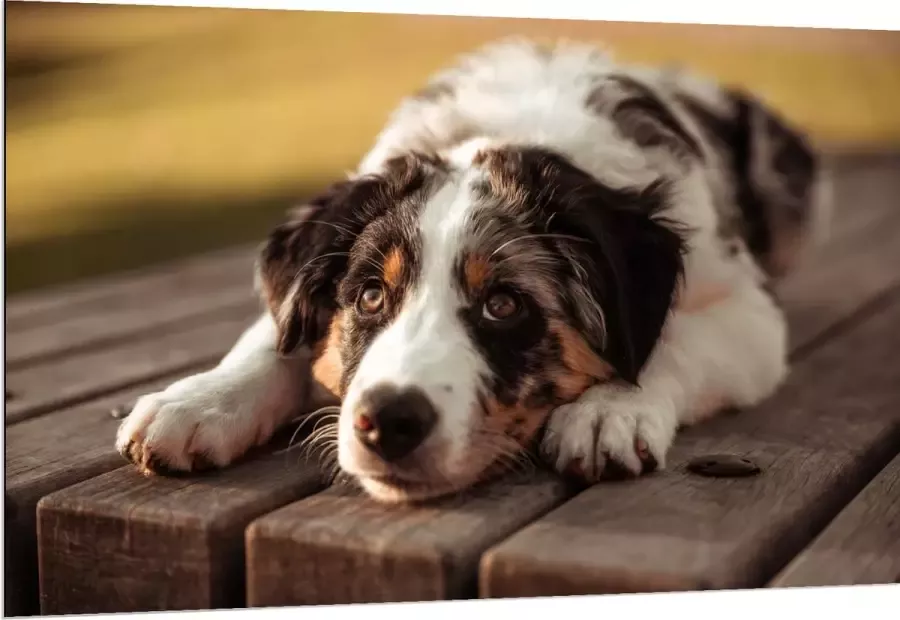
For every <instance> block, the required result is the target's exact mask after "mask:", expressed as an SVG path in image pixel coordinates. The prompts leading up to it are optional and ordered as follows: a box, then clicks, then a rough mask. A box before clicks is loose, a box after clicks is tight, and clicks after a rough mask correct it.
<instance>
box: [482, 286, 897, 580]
mask: <svg viewBox="0 0 900 620" xmlns="http://www.w3.org/2000/svg"><path fill="white" fill-rule="evenodd" d="M878 306H879V308H878V309H877V310H876V311H874V312H873V314H874V315H873V316H869V317H868V318H867V319H866V320H865V321H862V322H861V323H860V324H858V325H856V326H855V327H854V328H853V329H850V330H848V331H846V332H844V333H843V334H842V335H840V336H838V337H836V338H834V339H833V340H831V341H829V342H827V343H825V344H823V345H822V346H821V347H820V348H818V349H816V350H815V351H814V352H813V353H811V354H810V356H809V357H808V358H807V359H805V360H804V361H803V362H802V363H801V364H798V365H796V367H795V368H794V371H793V374H792V375H791V377H790V378H789V379H788V382H787V384H786V385H785V386H784V388H783V389H782V391H781V392H780V393H779V394H778V395H777V396H776V397H775V398H773V399H772V400H771V401H770V402H768V403H766V404H765V405H763V406H762V407H760V408H759V409H758V410H756V411H752V412H744V413H742V414H739V415H735V416H723V417H720V418H718V419H714V420H712V421H710V422H709V423H707V424H704V425H699V426H697V427H695V428H692V429H690V430H688V431H687V432H684V433H683V434H682V435H681V436H680V437H679V439H678V441H677V442H676V445H675V447H674V449H673V451H672V453H671V464H670V467H669V469H668V470H667V471H665V472H661V473H659V474H657V475H652V476H648V477H646V478H643V479H639V480H632V481H627V482H623V483H620V484H601V485H597V486H594V487H591V488H589V489H587V490H585V491H584V492H582V493H581V494H579V495H578V496H577V497H575V498H574V499H572V500H571V501H569V502H568V503H567V504H565V505H563V506H562V507H560V508H559V509H557V510H555V511H553V512H551V513H550V514H548V515H547V516H545V517H544V518H543V519H540V520H538V521H536V522H535V523H533V524H531V525H530V526H528V527H527V528H525V529H523V530H522V531H520V532H518V533H517V534H515V535H513V536H511V537H510V538H509V539H507V540H505V541H504V542H502V543H500V544H499V545H497V546H495V547H494V548H493V549H491V550H490V551H488V552H487V553H486V554H485V556H484V558H483V560H482V563H481V576H480V592H481V595H482V596H484V597H515V596H543V595H567V594H591V593H606V592H642V591H665V590H703V589H713V588H747V587H758V586H761V585H763V584H764V583H765V582H766V580H768V579H770V578H771V577H772V575H773V574H774V573H775V572H776V571H777V570H778V569H779V568H780V567H781V566H783V565H784V563H785V562H786V561H787V560H789V559H790V557H791V556H792V555H793V554H795V553H796V552H797V551H799V550H800V549H801V548H802V547H803V545H805V544H806V543H807V542H808V541H809V540H810V538H812V536H814V535H815V533H816V532H817V531H818V530H820V529H821V528H822V527H824V526H825V524H826V523H827V522H828V520H829V519H830V518H831V517H832V516H833V515H834V514H835V513H837V512H838V511H839V510H840V508H841V506H842V505H843V504H845V503H846V502H847V501H849V500H850V499H851V498H852V497H853V495H854V494H855V493H856V492H858V491H859V489H860V488H862V486H863V485H864V484H865V483H866V481H867V480H869V479H870V478H871V477H872V476H873V475H875V473H877V471H878V470H879V469H880V468H881V467H883V466H884V464H885V463H886V462H887V461H888V460H889V459H890V458H892V457H893V455H894V454H896V452H897V450H898V448H900V415H898V413H900V384H898V382H897V373H896V365H895V364H894V360H895V358H896V351H897V347H898V346H900V332H898V331H897V330H896V325H897V322H898V320H900V295H898V294H895V295H893V296H892V298H890V299H888V300H887V301H883V302H881V303H879V304H878ZM722 452H724V453H733V452H737V453H739V454H741V455H744V456H746V457H748V458H750V459H752V460H754V461H755V462H757V463H758V464H759V465H760V466H761V467H762V469H763V473H762V475H760V476H756V477H749V478H737V479H722V478H707V477H701V476H695V475H693V474H690V473H688V472H687V471H686V470H685V465H686V463H687V461H689V460H690V459H691V458H693V457H696V456H700V455H703V454H712V453H722Z"/></svg>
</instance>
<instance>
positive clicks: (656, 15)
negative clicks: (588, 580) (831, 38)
mask: <svg viewBox="0 0 900 620" xmlns="http://www.w3.org/2000/svg"><path fill="white" fill-rule="evenodd" d="M28 1H40V0H28ZM57 1H61V2H75V1H78V0H57ZM80 1H81V2H83V3H87V4H134V5H156V6H193V7H203V6H205V7H230V8H238V7H242V8H256V9H295V10H296V9H300V10H321V11H337V12H370V13H395V14H396V13H415V14H431V15H471V16H483V17H486V16H494V17H528V18H557V19H594V20H608V21H632V22H661V23H697V24H731V25H761V26H794V27H818V28H844V29H863V30H867V29H878V30H900V2H897V1H896V0H887V2H885V0H854V1H853V2H852V3H844V4H837V3H834V2H832V3H827V2H816V3H812V2H801V1H799V0H753V1H751V2H741V3H729V2H710V1H708V0H706V1H703V0H693V1H691V0H679V1H678V2H672V1H671V0H669V1H666V0H660V1H648V0H643V1H638V0H629V1H627V2H616V3H608V2H607V3H603V6H602V8H601V7H600V6H597V5H596V4H595V5H594V6H593V7H592V8H589V7H590V5H589V2H590V1H591V0H552V1H548V0H543V1H542V2H535V1H528V0H515V1H510V0H506V1H490V0H479V1H478V2H471V1H468V2H466V1H465V0H407V1H400V0H392V1H380V2H379V1H376V0H327V1H324V0H319V1H315V0H305V1H293V2H291V1H287V0H281V1H275V0H255V1H254V0H245V1H243V2H241V1H235V0H218V1H215V0H206V1H193V2H184V1H182V2H179V1H176V0H155V1H153V0H139V1H133V2H99V1H98V0H80ZM598 4H599V3H598ZM423 5H427V6H423ZM0 226H2V224H0ZM0 230H2V229H0ZM0 338H2V336H0ZM5 568H6V569H7V570H9V569H10V568H11V567H5ZM891 609H893V610H895V612H891V611H890V610H891ZM897 611H900V586H897V585H891V586H855V587H843V588H794V589H781V590H743V591H729V592H704V593H699V592H691V593H673V594H648V595H614V596H579V597H563V598H531V599H510V600H502V601H464V602H454V603H415V604H389V605H354V606H346V605H339V606H329V607H303V608H297V607H293V608H291V607H288V608H277V609H254V610H243V611H215V612H212V611H200V612H183V613H180V614H179V616H182V617H185V618H192V620H206V619H207V618H224V617H227V616H228V615H232V614H235V613H237V614H241V615H243V616H244V617H245V618H246V617H253V618H258V619H267V620H268V619H272V620H274V619H281V618H284V619H288V618H290V619H294V618H296V617H297V614H298V613H300V614H302V617H303V618H304V620H307V619H308V620H313V619H319V618H321V619H338V618H346V617H348V616H349V615H353V614H355V615H356V616H360V615H362V614H365V616H366V618H367V619H370V620H380V619H382V618H384V619H385V620H404V618H411V619H412V618H414V619H415V620H421V618H422V617H423V615H424V614H427V615H428V618H429V620H443V619H444V618H447V619H448V620H449V619H452V620H457V618H459V616H464V617H465V616H470V617H473V618H477V617H485V618H498V617H500V616H501V615H513V616H514V617H516V618H517V619H520V618H525V617H527V616H531V615H536V616H537V617H541V618H547V617H553V616H557V617H564V618H566V619H568V618H573V619H579V620H580V619H581V618H590V619H591V620H595V619H598V620H599V619H604V620H605V619H613V618H619V617H626V618H642V617H644V616H645V615H650V616H652V617H656V618H662V617H669V616H678V615H681V614H682V613H683V614H686V615H688V616H689V617H690V618H691V620H700V619H702V618H710V619H715V620H724V619H726V618H727V620H740V619H741V618H752V619H753V620H759V618H760V617H762V616H764V615H767V614H768V615H769V616H770V617H775V618H780V617H792V618H798V617H799V618H804V617H809V616H810V615H813V614H814V615H815V617H816V620H825V619H827V618H831V617H834V618H841V619H842V620H845V619H846V618H847V617H848V616H850V617H861V616H869V617H880V616H882V615H886V616H887V617H892V616H893V615H895V613H896V612H897ZM122 615H130V614H117V615H95V616H92V617H94V618H117V617H121V616H122ZM166 615H169V614H161V613H150V614H140V616H141V617H148V618H153V617H162V616H166Z"/></svg>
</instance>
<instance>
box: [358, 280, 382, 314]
mask: <svg viewBox="0 0 900 620" xmlns="http://www.w3.org/2000/svg"><path fill="white" fill-rule="evenodd" d="M357 306H358V307H359V309H360V310H361V311H362V312H364V313H366V314H378V313H379V312H380V311H381V308H382V307H383V306H384V288H383V287H382V286H381V284H380V283H379V282H375V281H371V282H367V283H366V285H365V286H364V287H363V290H362V292H361V293H360V295H359V301H357Z"/></svg>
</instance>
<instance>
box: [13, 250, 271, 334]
mask: <svg viewBox="0 0 900 620" xmlns="http://www.w3.org/2000/svg"><path fill="white" fill-rule="evenodd" d="M255 252H256V250H255V246H252V247H251V246H242V247H238V248H229V249H227V250H223V251H219V252H211V253H207V254H203V255H201V256H197V257H194V258H189V259H185V260H179V261H172V262H168V263H166V264H163V265H158V266H155V267H152V268H146V269H141V270H135V271H132V270H129V271H128V272H125V273H118V274H115V275H111V276H106V277H102V278H93V279H91V280H89V281H82V282H77V283H74V284H71V285H68V286H60V287H54V288H51V289H41V290H38V291H34V292H29V293H21V294H19V295H15V296H14V297H12V298H11V299H9V300H8V301H7V305H6V332H7V333H15V332H18V331H24V330H26V329H32V328H34V327H40V326H42V325H54V324H56V323H58V322H60V321H65V320H66V319H68V318H70V317H71V316H73V315H79V316H80V315H85V314H87V313H90V312H93V311H95V310H97V309H98V308H103V307H118V308H123V309H124V308H129V307H133V306H138V307H139V306H140V305H141V304H142V303H146V302H147V301H148V300H149V298H148V295H154V296H159V297H160V298H164V299H165V298H169V299H174V298H176V297H177V296H178V295H183V294H184V293H185V292H186V291H188V290H190V289H191V288H194V287H197V286H203V287H206V288H209V289H213V288H216V287H221V286H223V285H224V286H227V285H228V284H229V283H233V282H234V281H235V280H240V279H245V280H247V283H248V285H250V284H252V280H249V279H247V278H248V277H249V276H250V274H252V271H250V267H252V264H253V260H254V255H255Z"/></svg>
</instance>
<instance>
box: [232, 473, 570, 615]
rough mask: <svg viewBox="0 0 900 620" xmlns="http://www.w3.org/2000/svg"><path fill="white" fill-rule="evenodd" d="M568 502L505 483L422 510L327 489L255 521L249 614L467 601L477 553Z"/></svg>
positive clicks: (517, 481) (549, 484) (552, 491)
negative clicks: (273, 608)
mask: <svg viewBox="0 0 900 620" xmlns="http://www.w3.org/2000/svg"><path fill="white" fill-rule="evenodd" d="M570 494H571V490H570V489H567V488H566V486H565V484H564V483H563V482H562V481H560V480H559V479H558V478H557V477H556V476H552V475H550V474H547V473H546V472H539V473H538V474H537V475H535V476H532V477H530V478H524V477H522V476H513V477H510V478H507V479H505V480H501V481H497V482H495V483H493V484H491V485H485V486H483V487H482V488H480V489H475V490H472V491H470V492H469V493H468V494H466V495H464V496H460V497H455V498H450V499H448V500H444V501H442V502H435V503H433V504H432V505H430V506H428V507H410V506H384V505H381V504H377V503H375V502H374V501H373V500H371V499H369V498H368V497H365V496H363V495H361V494H360V493H359V492H355V491H351V490H350V489H349V488H348V487H344V486H334V487H331V488H330V489H328V490H327V491H325V492H323V493H320V494H318V495H315V496H312V497H310V498H307V499H305V500H301V501H299V502H297V503H295V504H292V505H290V506H286V507H284V508H282V509H281V510H278V511H276V512H274V513H272V514H270V515H267V516H265V517H262V518H261V519H259V520H257V521H256V522H254V523H253V524H252V525H251V526H250V527H249V528H248V533H247V603H248V605H250V606H253V607H263V606H285V605H327V604H341V603H369V602H396V601H429V600H441V599H458V598H471V597H473V596H474V595H475V592H476V590H475V579H474V577H475V570H476V567H477V564H478V558H479V554H480V552H481V550H482V549H485V548H486V547H488V546H489V545H490V544H492V543H493V542H495V541H497V540H499V539H501V538H503V537H504V536H506V535H508V534H509V533H511V532H513V531H515V530H516V529H518V528H520V527H521V526H522V525H524V524H525V523H528V522H529V521H531V520H532V519H534V518H536V517H538V516H540V515H541V514H543V513H545V512H547V510H549V509H551V508H552V507H554V506H556V505H558V504H559V503H560V502H562V501H563V500H564V499H565V498H566V497H568V496H569V495H570Z"/></svg>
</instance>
